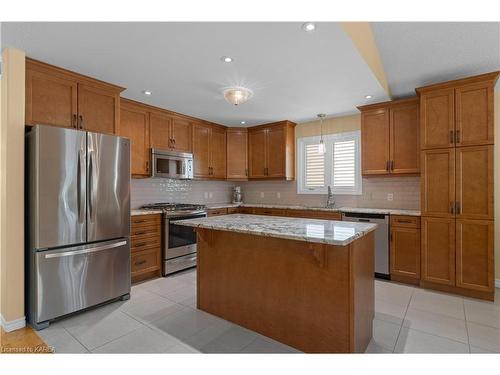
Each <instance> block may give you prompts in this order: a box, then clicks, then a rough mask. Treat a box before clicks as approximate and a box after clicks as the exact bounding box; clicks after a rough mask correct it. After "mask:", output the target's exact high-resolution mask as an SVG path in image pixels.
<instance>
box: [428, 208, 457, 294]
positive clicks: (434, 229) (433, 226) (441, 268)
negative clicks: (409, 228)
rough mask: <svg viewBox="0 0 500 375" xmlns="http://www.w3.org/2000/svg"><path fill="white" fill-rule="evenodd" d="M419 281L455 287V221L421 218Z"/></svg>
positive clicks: (452, 219)
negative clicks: (420, 266)
mask: <svg viewBox="0 0 500 375" xmlns="http://www.w3.org/2000/svg"><path fill="white" fill-rule="evenodd" d="M421 220H422V222H421V227H422V228H421V231H422V239H421V240H422V244H421V250H422V254H421V262H422V268H421V280H422V281H428V282H432V283H437V284H444V285H451V286H454V285H455V219H454V218H438V217H422V218H421Z"/></svg>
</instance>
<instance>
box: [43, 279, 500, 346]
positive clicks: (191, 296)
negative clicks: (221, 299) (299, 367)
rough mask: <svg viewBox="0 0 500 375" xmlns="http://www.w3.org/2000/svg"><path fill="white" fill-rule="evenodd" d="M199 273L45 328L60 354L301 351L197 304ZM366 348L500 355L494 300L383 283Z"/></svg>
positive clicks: (139, 288)
mask: <svg viewBox="0 0 500 375" xmlns="http://www.w3.org/2000/svg"><path fill="white" fill-rule="evenodd" d="M195 283H196V271H195V270H189V271H186V272H183V273H180V274H177V275H174V276H171V277H168V278H161V279H156V280H152V281H148V282H145V283H142V284H139V285H136V286H133V287H132V296H131V299H130V300H129V301H125V302H114V303H111V304H108V305H105V306H102V307H99V308H97V309H94V310H91V311H88V312H84V313H81V314H78V315H75V316H73V317H69V318H66V319H63V320H60V321H57V322H55V323H53V324H51V325H50V326H49V328H47V329H45V330H42V331H39V332H38V334H39V335H40V336H41V337H42V338H43V339H44V341H45V342H46V343H47V344H48V345H50V346H54V347H55V350H56V352H59V353H67V352H69V353H88V352H95V353H298V351H297V350H295V349H294V348H291V347H289V346H287V345H283V344H281V343H279V342H277V341H275V340H272V339H270V338H268V337H265V336H262V335H260V334H258V333H256V332H253V331H250V330H248V329H245V328H243V327H240V326H238V325H235V324H233V323H230V322H228V321H225V320H223V319H220V318H218V317H215V316H213V315H210V314H207V313H205V312H203V311H200V310H197V309H196V307H195V296H196V287H195ZM373 323H374V324H373V339H372V342H371V343H370V345H369V346H368V349H367V353H489V352H497V353H500V292H499V291H498V290H497V298H496V302H495V303H491V302H483V301H478V300H473V299H467V298H462V297H457V296H453V295H449V294H445V293H437V292H433V291H428V290H424V289H419V288H414V287H410V286H406V285H402V284H396V283H392V282H385V281H379V280H377V281H376V283H375V320H374V322H373Z"/></svg>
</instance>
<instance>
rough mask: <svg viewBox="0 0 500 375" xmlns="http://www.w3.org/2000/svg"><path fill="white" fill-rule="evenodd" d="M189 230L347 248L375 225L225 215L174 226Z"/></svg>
mask: <svg viewBox="0 0 500 375" xmlns="http://www.w3.org/2000/svg"><path fill="white" fill-rule="evenodd" d="M175 223H176V224H178V225H184V226H188V227H195V228H204V229H214V230H222V231H227V232H238V233H246V234H253V235H257V236H267V237H277V238H284V239H290V240H296V241H305V242H314V243H325V244H329V245H338V246H346V245H348V244H350V243H351V242H353V241H355V240H356V239H358V238H360V237H362V236H364V235H365V234H367V233H369V232H371V231H373V230H375V228H376V227H377V225H376V224H368V223H354V222H345V221H332V220H317V219H301V218H290V217H278V216H262V215H245V214H234V215H223V216H213V217H206V218H198V219H189V220H181V221H178V222H175Z"/></svg>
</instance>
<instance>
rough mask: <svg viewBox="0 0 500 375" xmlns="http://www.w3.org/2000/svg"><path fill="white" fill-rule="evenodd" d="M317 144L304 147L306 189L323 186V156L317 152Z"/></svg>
mask: <svg viewBox="0 0 500 375" xmlns="http://www.w3.org/2000/svg"><path fill="white" fill-rule="evenodd" d="M318 147H319V144H308V145H305V164H306V166H305V172H306V177H305V185H306V187H307V188H318V187H324V186H325V154H320V153H319V152H318Z"/></svg>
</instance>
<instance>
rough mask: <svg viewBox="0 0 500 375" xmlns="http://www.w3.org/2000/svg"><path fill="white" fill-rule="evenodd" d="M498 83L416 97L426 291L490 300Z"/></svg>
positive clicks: (468, 83)
mask: <svg viewBox="0 0 500 375" xmlns="http://www.w3.org/2000/svg"><path fill="white" fill-rule="evenodd" d="M498 75H499V72H494V73H488V74H483V75H480V76H475V77H470V78H466V79H461V80H456V81H451V82H445V83H441V84H436V85H432V86H426V87H421V88H418V89H417V92H418V94H419V95H420V135H421V137H420V139H421V172H422V178H421V194H422V199H421V201H422V203H421V205H422V207H421V208H422V222H421V233H422V234H421V237H422V238H421V251H422V254H421V263H422V268H421V285H422V286H424V287H429V288H434V289H438V290H444V291H450V292H455V293H460V294H463V295H467V296H472V297H478V298H484V299H493V296H494V260H493V236H494V232H493V231H494V229H493V227H494V225H493V220H494V218H493V144H494V138H493V94H494V86H495V82H496V80H497V79H498Z"/></svg>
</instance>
